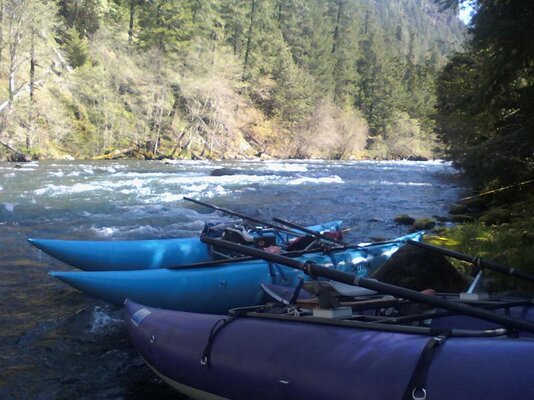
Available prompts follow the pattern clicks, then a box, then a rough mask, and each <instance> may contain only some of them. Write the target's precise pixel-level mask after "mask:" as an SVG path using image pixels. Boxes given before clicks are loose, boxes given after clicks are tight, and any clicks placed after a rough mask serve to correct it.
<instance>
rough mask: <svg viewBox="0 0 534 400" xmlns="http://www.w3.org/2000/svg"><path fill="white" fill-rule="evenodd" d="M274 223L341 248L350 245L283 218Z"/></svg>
mask: <svg viewBox="0 0 534 400" xmlns="http://www.w3.org/2000/svg"><path fill="white" fill-rule="evenodd" d="M273 221H274V222H278V223H279V224H282V225H286V226H289V227H290V228H293V229H296V230H298V231H301V232H304V233H306V234H308V235H310V236H313V237H314V238H315V239H321V240H325V241H328V242H332V243H335V244H338V245H341V246H347V245H348V243H347V242H344V241H342V240H339V239H335V238H332V237H330V236H328V235H325V234H324V233H321V232H316V231H313V230H311V229H308V228H306V227H304V226H301V225H297V224H294V223H293V222H289V221H286V220H284V219H282V218H273Z"/></svg>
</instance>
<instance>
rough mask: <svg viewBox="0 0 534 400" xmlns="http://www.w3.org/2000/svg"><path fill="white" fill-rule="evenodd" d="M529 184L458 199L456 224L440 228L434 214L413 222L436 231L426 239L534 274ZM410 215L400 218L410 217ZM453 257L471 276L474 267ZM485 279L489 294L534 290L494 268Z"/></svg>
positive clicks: (533, 217) (533, 216) (533, 201)
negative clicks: (494, 270) (433, 216)
mask: <svg viewBox="0 0 534 400" xmlns="http://www.w3.org/2000/svg"><path fill="white" fill-rule="evenodd" d="M529 186H530V185H523V186H515V187H509V188H506V190H502V191H495V192H488V193H485V194H482V195H473V196H469V197H467V198H464V199H460V201H459V202H458V203H457V204H456V205H454V206H453V207H451V209H450V210H449V213H450V220H451V221H454V222H455V225H453V226H448V227H445V226H443V225H441V226H436V221H435V220H434V219H433V218H420V219H418V220H414V221H413V222H412V223H413V226H414V229H417V228H419V229H420V228H421V226H420V225H421V224H422V223H425V222H426V224H427V225H426V227H427V229H428V228H429V229H432V235H431V236H427V237H426V240H427V241H429V242H431V243H432V244H434V245H437V246H441V247H446V248H448V249H451V250H454V251H458V252H461V253H464V254H468V255H471V256H477V257H481V258H484V259H487V260H493V261H497V262H499V263H503V264H506V265H509V266H511V267H514V268H517V269H520V270H523V271H525V272H529V273H534V230H533V228H532V227H533V226H534V194H533V193H529V192H528V189H529ZM407 217H408V216H399V217H398V218H399V219H401V220H403V221H409V219H407ZM417 224H419V226H418V225H417ZM432 225H434V226H432ZM450 261H451V263H453V265H454V266H455V267H457V268H458V269H459V270H461V271H462V272H464V273H466V274H471V272H472V266H470V265H467V264H466V263H463V262H460V261H458V260H453V259H450ZM485 280H486V287H487V289H488V290H489V291H490V292H503V291H504V292H507V291H511V292H517V291H519V292H521V291H527V292H532V291H533V290H534V286H533V285H532V284H531V283H529V282H527V281H524V280H519V279H514V278H511V277H509V276H504V275H502V274H499V273H495V272H492V271H487V272H486V276H485Z"/></svg>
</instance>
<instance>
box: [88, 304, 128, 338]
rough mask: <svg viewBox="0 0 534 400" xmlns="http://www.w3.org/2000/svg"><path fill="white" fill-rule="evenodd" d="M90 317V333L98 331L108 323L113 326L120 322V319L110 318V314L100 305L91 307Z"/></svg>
mask: <svg viewBox="0 0 534 400" xmlns="http://www.w3.org/2000/svg"><path fill="white" fill-rule="evenodd" d="M92 319H93V321H92V323H91V329H90V330H89V331H90V332H91V333H97V332H100V331H102V330H104V329H106V328H107V327H108V326H110V325H111V326H113V325H117V324H120V323H121V322H122V321H121V320H120V319H116V318H112V317H111V315H109V314H108V313H107V312H106V311H105V310H104V309H102V308H101V307H95V308H94V309H93V314H92Z"/></svg>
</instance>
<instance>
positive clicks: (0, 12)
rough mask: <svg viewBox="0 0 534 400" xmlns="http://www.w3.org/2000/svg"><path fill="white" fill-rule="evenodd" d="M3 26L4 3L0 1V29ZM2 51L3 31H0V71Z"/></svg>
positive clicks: (0, 67)
mask: <svg viewBox="0 0 534 400" xmlns="http://www.w3.org/2000/svg"><path fill="white" fill-rule="evenodd" d="M3 26H4V1H3V0H0V27H3ZM3 50H4V30H3V29H0V71H1V70H2V52H3Z"/></svg>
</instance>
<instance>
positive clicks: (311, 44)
mask: <svg viewBox="0 0 534 400" xmlns="http://www.w3.org/2000/svg"><path fill="white" fill-rule="evenodd" d="M22 3H25V4H26V3H27V4H26V5H28V7H20V8H17V7H14V8H9V7H8V8H7V9H6V10H4V13H3V14H2V18H3V20H4V21H6V22H7V24H2V29H3V36H2V37H3V38H4V39H3V43H2V44H3V45H4V48H9V49H13V45H14V44H15V43H16V37H17V36H10V35H12V33H13V32H12V31H9V30H8V29H7V27H9V26H10V25H9V23H10V21H11V22H12V21H16V20H18V19H17V18H23V20H25V21H31V22H32V23H34V25H35V23H39V24H40V25H39V26H41V27H42V28H41V30H39V31H36V30H35V29H33V28H31V26H32V25H28V26H27V27H21V28H20V29H21V31H20V32H19V33H20V36H19V37H22V38H23V40H21V41H20V42H19V43H18V45H17V46H15V49H14V50H15V51H14V53H9V55H8V52H6V51H4V52H1V53H0V61H1V63H0V68H1V69H0V87H1V89H0V96H1V98H3V99H4V98H5V99H6V102H5V103H4V104H3V108H2V110H1V111H0V113H2V116H3V120H2V121H3V123H2V128H3V129H2V131H1V132H0V142H2V143H4V144H6V145H8V146H9V147H11V148H12V149H15V150H17V151H19V152H21V153H24V154H27V155H29V156H36V157H62V156H65V155H70V156H73V157H76V158H84V157H95V156H102V155H105V154H109V156H113V154H112V153H111V152H114V154H115V155H130V156H131V155H132V154H137V155H138V156H143V157H146V156H150V157H152V156H154V157H158V156H169V157H218V158H225V157H226V158H235V157H249V156H255V155H259V154H264V155H265V154H268V155H271V156H278V157H323V158H350V157H361V156H369V157H379V158H384V157H407V156H425V157H430V156H432V155H433V148H435V147H436V143H435V140H434V135H433V126H432V123H431V122H430V121H429V118H428V116H429V115H430V113H431V112H432V110H433V105H434V101H435V100H434V79H435V76H436V74H437V71H438V70H439V69H440V68H441V66H442V65H443V64H444V62H445V57H446V56H447V54H449V52H450V51H451V50H452V49H454V48H457V47H459V46H460V43H461V42H462V40H463V37H464V34H465V32H464V29H463V26H462V25H461V23H460V22H459V20H458V19H457V17H456V16H454V15H452V14H446V13H440V12H439V11H438V9H437V7H436V6H435V5H434V3H433V2H431V1H427V0H417V1H412V0H396V1H386V0H381V1H368V2H359V1H352V0H351V1H340V0H311V1H304V0H291V1H274V0H272V1H267V0H264V1H259V0H250V1H246V2H245V1H224V2H222V1H217V0H211V1H206V2H201V3H199V2H195V1H181V2H167V1H153V2H141V3H139V2H136V1H133V0H132V1H116V2H112V1H109V0H108V1H104V0H81V1H77V2H71V1H62V2H59V3H58V4H59V6H57V7H56V6H55V5H54V4H52V2H40V1H36V2H32V1H30V0H21V4H22ZM30 5H31V7H30ZM2 44H0V48H2V46H1V45H2ZM13 54H14V55H13Z"/></svg>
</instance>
